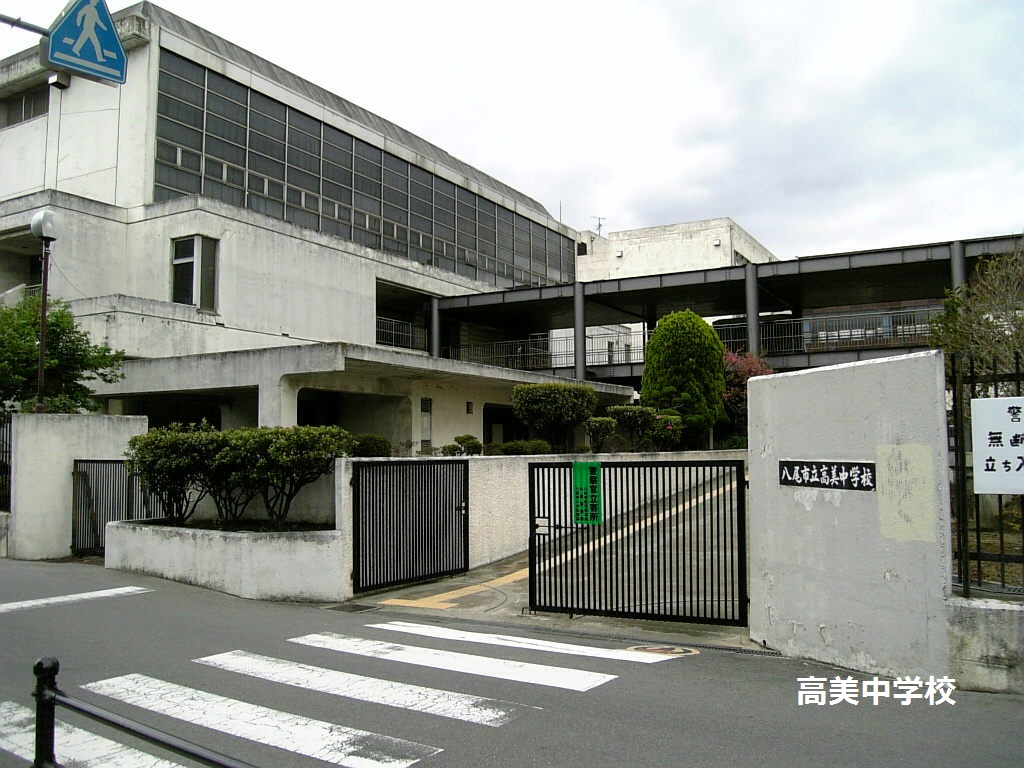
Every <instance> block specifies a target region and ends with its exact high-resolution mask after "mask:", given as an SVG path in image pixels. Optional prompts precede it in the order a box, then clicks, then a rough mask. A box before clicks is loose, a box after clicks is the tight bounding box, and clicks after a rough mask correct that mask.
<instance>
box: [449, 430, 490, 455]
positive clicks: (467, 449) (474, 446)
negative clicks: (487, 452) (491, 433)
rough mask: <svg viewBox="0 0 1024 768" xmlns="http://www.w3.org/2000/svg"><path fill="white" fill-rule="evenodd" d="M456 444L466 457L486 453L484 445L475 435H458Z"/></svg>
mask: <svg viewBox="0 0 1024 768" xmlns="http://www.w3.org/2000/svg"><path fill="white" fill-rule="evenodd" d="M455 442H456V444H457V445H458V446H459V448H461V449H462V453H463V455H465V456H479V455H480V454H482V453H483V452H484V446H483V444H482V443H481V442H480V441H479V440H477V439H476V436H475V435H456V436H455Z"/></svg>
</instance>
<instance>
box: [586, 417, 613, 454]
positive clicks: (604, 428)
mask: <svg viewBox="0 0 1024 768" xmlns="http://www.w3.org/2000/svg"><path fill="white" fill-rule="evenodd" d="M616 426H617V425H616V423H615V419H613V418H612V417H611V416H591V417H590V418H589V419H587V420H586V422H584V424H583V428H584V429H585V430H586V432H587V437H589V438H590V447H591V449H592V450H593V451H594V453H600V452H601V451H602V450H604V444H605V443H606V442H608V440H609V439H610V438H611V437H612V435H614V434H615V427H616Z"/></svg>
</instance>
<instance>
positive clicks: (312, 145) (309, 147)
mask: <svg viewBox="0 0 1024 768" xmlns="http://www.w3.org/2000/svg"><path fill="white" fill-rule="evenodd" d="M288 145H289V146H291V147H297V148H298V149H301V150H303V151H305V152H309V153H310V154H311V155H316V156H317V157H320V139H319V137H317V136H310V135H309V134H308V133H304V132H302V131H297V130H295V129H294V128H290V129H289V130H288Z"/></svg>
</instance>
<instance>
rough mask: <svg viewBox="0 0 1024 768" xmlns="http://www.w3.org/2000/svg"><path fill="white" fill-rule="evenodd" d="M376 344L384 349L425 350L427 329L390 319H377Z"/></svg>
mask: <svg viewBox="0 0 1024 768" xmlns="http://www.w3.org/2000/svg"><path fill="white" fill-rule="evenodd" d="M377 343H378V344H380V345H382V346H385V347H401V348H402V349H418V350H421V351H425V350H426V349H427V329H426V328H424V327H423V326H422V325H413V324H412V323H407V322H405V321H403V320H392V319H391V318H390V317H378V318H377Z"/></svg>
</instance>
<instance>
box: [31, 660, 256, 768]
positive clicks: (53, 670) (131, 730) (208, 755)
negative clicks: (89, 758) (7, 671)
mask: <svg viewBox="0 0 1024 768" xmlns="http://www.w3.org/2000/svg"><path fill="white" fill-rule="evenodd" d="M59 671H60V662H58V661H57V659H54V658H51V657H46V658H42V659H39V661H37V662H36V663H35V665H34V666H33V667H32V673H33V674H34V675H35V678H36V686H35V691H34V692H33V694H32V695H33V696H34V697H35V700H36V733H35V751H34V759H33V761H32V766H33V768H60V766H61V765H64V764H62V763H58V762H57V757H56V734H55V730H56V729H55V726H56V722H57V713H56V709H57V707H58V706H60V707H64V708H65V709H69V710H71V711H72V712H78V713H79V714H81V715H85V716H86V717H88V718H90V719H92V720H95V721H96V722H99V723H103V724H104V725H108V726H110V727H112V728H115V729H117V730H119V731H121V732H122V733H128V734H131V735H132V736H137V737H138V738H140V739H143V740H145V741H148V742H149V743H151V744H157V745H158V746H161V747H164V748H165V749H169V750H171V751H172V752H175V753H177V754H179V755H184V756H185V757H190V758H192V759H194V760H198V761H199V762H201V763H203V764H205V765H209V766H213V768H256V767H255V766H254V765H252V763H244V762H242V761H241V760H236V759H235V758H233V757H229V756H227V755H222V754H221V753H219V752H215V751H214V750H212V749H207V748H206V747H202V746H200V745H198V744H194V743H192V742H190V741H186V740H185V739H181V738H178V737H177V736H173V735H171V734H169V733H165V732H163V731H160V730H157V729H156V728H153V727H152V726H149V725H145V724H144V723H140V722H137V721H135V720H130V719H128V718H127V717H122V716H121V715H118V714H116V713H114V712H111V711H109V710H106V709H103V708H102V707H97V706H96V705H95V704H90V703H89V702H87V701H82V700H81V699H76V698H74V697H72V696H68V695H67V694H66V693H64V691H62V690H60V688H58V687H57V673H58V672H59ZM72 759H73V756H72ZM73 764H74V765H77V764H78V763H77V762H69V763H66V765H73Z"/></svg>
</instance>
